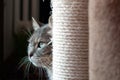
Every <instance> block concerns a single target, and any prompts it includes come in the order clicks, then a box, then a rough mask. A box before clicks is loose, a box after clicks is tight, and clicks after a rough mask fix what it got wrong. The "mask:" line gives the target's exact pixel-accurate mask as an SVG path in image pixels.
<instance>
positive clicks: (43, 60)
mask: <svg viewBox="0 0 120 80" xmlns="http://www.w3.org/2000/svg"><path fill="white" fill-rule="evenodd" d="M29 60H30V62H32V64H33V65H34V66H36V67H44V68H47V67H50V66H51V62H52V55H45V56H42V57H38V56H32V57H29Z"/></svg>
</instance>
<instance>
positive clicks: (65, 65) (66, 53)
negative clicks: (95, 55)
mask: <svg viewBox="0 0 120 80" xmlns="http://www.w3.org/2000/svg"><path fill="white" fill-rule="evenodd" d="M52 5H53V80H88V0H53V1H52Z"/></svg>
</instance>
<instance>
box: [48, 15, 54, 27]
mask: <svg viewBox="0 0 120 80" xmlns="http://www.w3.org/2000/svg"><path fill="white" fill-rule="evenodd" d="M48 25H49V27H50V28H52V26H53V20H52V15H51V16H50V17H49V19H48Z"/></svg>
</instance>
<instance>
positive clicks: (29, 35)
mask: <svg viewBox="0 0 120 80" xmlns="http://www.w3.org/2000/svg"><path fill="white" fill-rule="evenodd" d="M23 32H24V33H25V34H27V36H28V37H31V35H32V34H29V33H28V32H27V31H25V30H23Z"/></svg>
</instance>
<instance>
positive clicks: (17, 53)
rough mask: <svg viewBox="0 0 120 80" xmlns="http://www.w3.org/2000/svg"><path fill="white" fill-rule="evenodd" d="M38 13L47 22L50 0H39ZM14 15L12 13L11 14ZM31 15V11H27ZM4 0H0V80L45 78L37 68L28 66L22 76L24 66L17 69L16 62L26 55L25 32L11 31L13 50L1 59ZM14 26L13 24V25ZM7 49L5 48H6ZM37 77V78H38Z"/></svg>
mask: <svg viewBox="0 0 120 80" xmlns="http://www.w3.org/2000/svg"><path fill="white" fill-rule="evenodd" d="M39 4H40V8H39V9H40V12H39V13H40V15H39V16H38V18H39V21H40V22H42V23H47V22H48V17H49V16H50V11H51V9H50V0H45V2H43V0H40V3H39ZM13 15H14V14H13ZM29 15H30V17H31V13H29ZM3 21H4V0H0V40H1V41H0V45H1V48H0V65H1V67H2V68H0V73H1V74H0V75H1V76H0V80H28V79H29V80H46V75H45V74H44V75H43V76H42V78H40V77H39V76H38V75H39V74H38V70H35V69H34V68H32V67H31V68H30V71H29V75H28V76H27V77H24V71H25V66H23V67H21V68H20V69H18V67H19V65H18V63H19V62H20V60H21V59H22V58H23V57H24V56H26V54H27V52H26V50H27V39H28V36H27V35H25V34H19V35H16V34H14V32H13V33H12V37H13V39H12V40H13V45H12V46H13V50H12V52H10V54H11V55H10V56H8V57H7V59H5V60H4V59H3V58H4V57H5V55H4V54H5V52H3V48H6V47H4V44H3V42H4V43H6V42H5V41H6V40H4V38H3V37H5V35H4V32H3V31H4V22H3ZM13 27H14V26H13ZM6 50H7V49H6ZM38 78H39V79H38Z"/></svg>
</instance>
